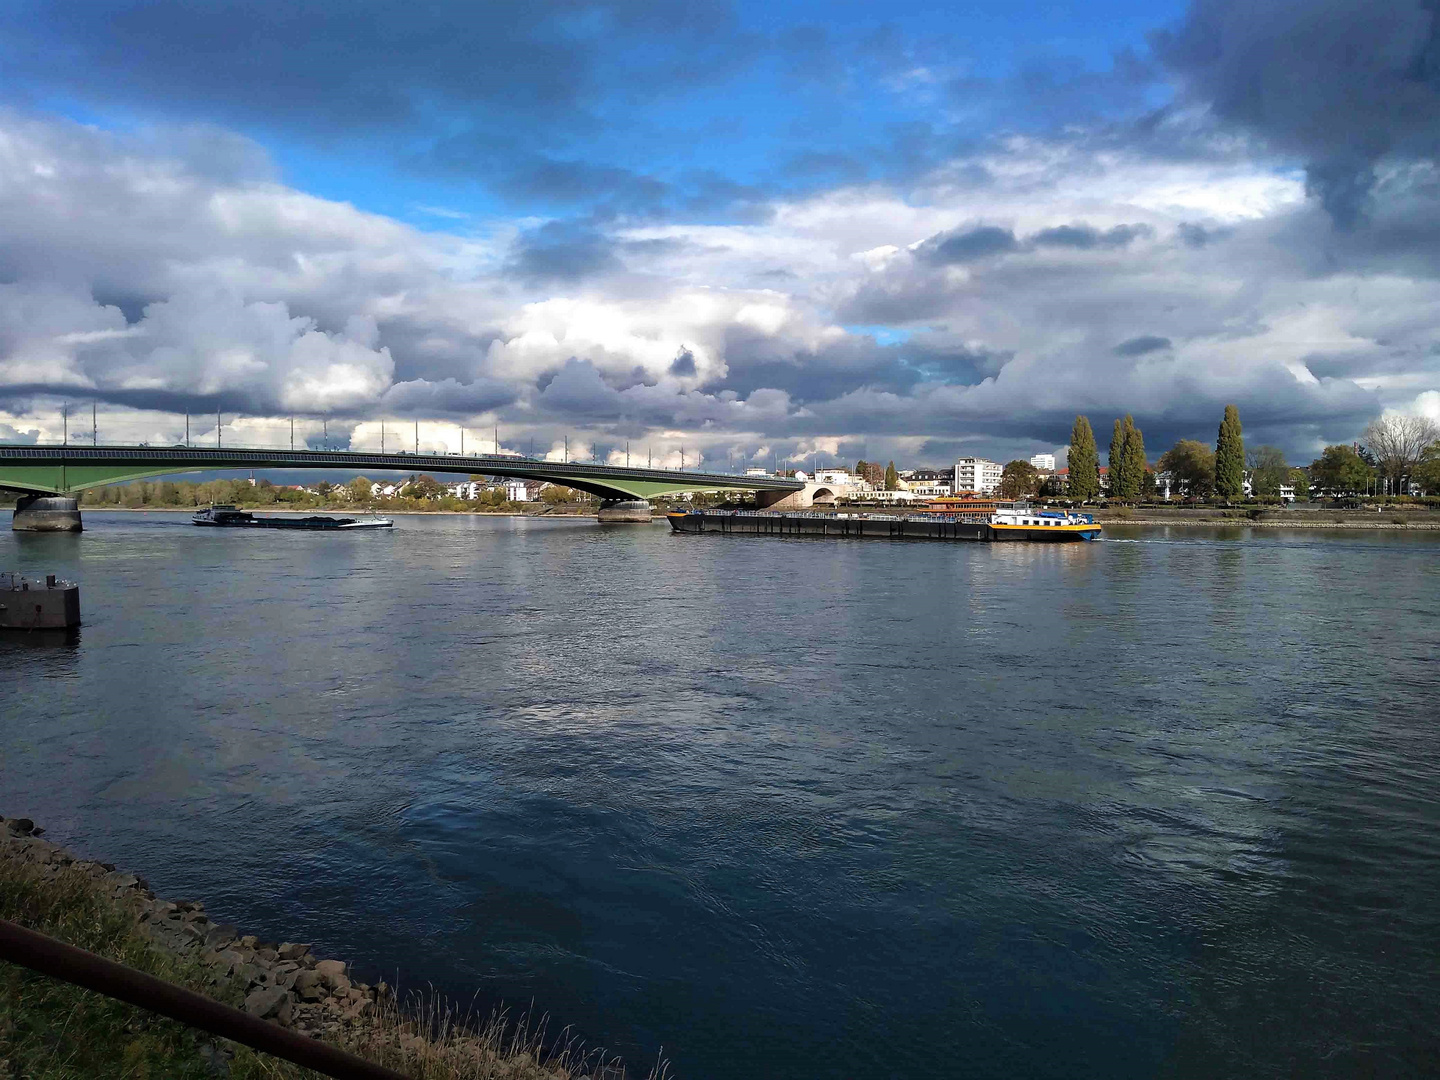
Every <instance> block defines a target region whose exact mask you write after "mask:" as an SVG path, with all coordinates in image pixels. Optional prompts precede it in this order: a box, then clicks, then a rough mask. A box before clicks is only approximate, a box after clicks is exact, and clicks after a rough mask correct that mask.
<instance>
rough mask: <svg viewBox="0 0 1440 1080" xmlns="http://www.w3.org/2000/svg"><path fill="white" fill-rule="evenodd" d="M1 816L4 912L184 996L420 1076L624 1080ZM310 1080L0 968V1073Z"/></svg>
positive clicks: (46, 1077)
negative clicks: (232, 918) (225, 920)
mask: <svg viewBox="0 0 1440 1080" xmlns="http://www.w3.org/2000/svg"><path fill="white" fill-rule="evenodd" d="M43 832H44V830H43V829H40V828H36V827H35V825H34V823H33V822H32V821H30V820H29V819H26V818H11V819H5V818H0V918H5V919H9V920H11V921H13V922H16V923H19V924H21V925H23V926H26V927H29V928H30V929H33V930H37V931H39V932H41V933H45V934H48V935H50V936H52V937H55V938H59V939H60V940H63V941H66V942H68V943H70V944H72V945H75V946H78V947H80V948H83V949H87V950H89V951H91V952H94V953H97V954H99V955H101V956H104V957H107V958H108V959H111V960H115V961H117V962H119V963H123V964H126V965H127V966H130V967H133V968H136V969H138V970H140V971H144V972H147V973H149V974H151V975H155V976H157V977H159V978H163V979H165V980H167V981H169V982H172V983H175V984H177V985H181V986H185V987H187V988H189V989H191V990H194V991H196V992H198V993H202V994H205V995H206V996H208V997H211V998H214V999H215V1000H217V1001H221V1002H223V1003H225V1004H228V1005H232V1006H234V1007H236V1008H241V1009H244V1010H245V1011H246V1012H248V1013H250V1014H251V1015H253V1016H257V1017H260V1018H261V1019H264V1020H268V1021H270V1022H272V1023H275V1024H279V1025H280V1026H282V1027H286V1028H289V1029H291V1030H294V1031H296V1032H300V1033H302V1034H306V1035H309V1036H311V1037H312V1038H316V1039H321V1040H324V1041H326V1042H329V1043H332V1044H334V1045H336V1046H339V1047H341V1048H343V1049H345V1050H348V1051H349V1052H351V1053H353V1054H357V1055H359V1056H360V1057H364V1058H367V1059H369V1060H372V1061H376V1062H379V1063H381V1064H384V1065H387V1066H389V1067H390V1068H392V1069H396V1070H398V1071H400V1072H402V1073H404V1074H406V1075H410V1076H415V1077H425V1078H427V1080H431V1078H433V1080H502V1078H505V1080H580V1078H582V1077H583V1078H588V1080H601V1078H603V1080H623V1077H625V1075H626V1073H625V1072H624V1070H623V1068H621V1067H620V1066H619V1065H618V1064H616V1063H613V1062H608V1061H603V1060H601V1059H600V1058H598V1057H597V1056H594V1055H590V1056H585V1055H579V1054H576V1053H574V1052H572V1051H571V1050H570V1049H569V1048H566V1047H563V1046H562V1047H561V1048H560V1049H559V1050H558V1051H557V1052H547V1051H545V1050H544V1049H543V1034H542V1033H537V1032H529V1031H527V1030H526V1029H525V1028H524V1027H523V1025H522V1026H521V1027H520V1028H515V1027H513V1026H510V1025H507V1024H506V1023H505V1022H504V1021H503V1019H502V1018H500V1017H490V1018H489V1019H488V1020H487V1019H485V1018H480V1022H478V1023H477V1022H476V1021H475V1018H473V1017H470V1016H467V1015H461V1014H458V1013H456V1012H455V1011H454V1010H453V1009H451V1008H449V1007H448V1006H446V1005H445V1004H444V1003H443V1002H438V1001H436V1000H434V999H432V998H424V997H420V996H409V997H407V998H405V999H403V1000H402V999H401V998H398V997H397V996H396V994H395V992H394V990H393V989H392V988H391V987H389V986H387V985H386V983H384V982H383V981H377V982H376V983H375V984H374V985H371V984H368V983H366V982H363V981H361V980H359V979H358V978H357V977H356V974H355V972H354V970H353V969H352V968H351V967H350V966H349V965H347V964H346V963H344V962H343V961H340V960H335V959H322V958H320V957H317V956H315V955H314V954H313V953H312V952H311V949H310V946H309V945H305V944H300V943H293V942H281V943H270V942H264V941H260V940H259V939H258V938H257V937H255V936H254V935H248V934H242V933H241V932H240V931H239V930H238V929H237V928H235V927H234V926H230V925H226V924H220V923H216V922H213V921H212V920H211V919H210V917H209V916H208V914H207V913H206V911H205V905H204V904H203V903H200V902H198V901H185V900H181V901H167V900H161V899H159V898H157V897H156V896H155V894H154V893H153V892H152V891H151V890H150V888H149V886H148V885H147V884H146V882H145V880H144V879H143V878H140V877H138V876H136V875H135V874H131V873H126V872H124V871H122V870H118V869H116V868H115V867H114V866H113V865H111V864H109V863H104V862H99V861H96V860H92V859H82V858H80V857H78V856H76V855H75V854H73V853H72V852H70V851H67V850H66V849H64V848H62V847H59V846H57V845H55V844H53V843H51V842H50V841H48V840H46V839H43V838H42V836H41V834H42V833H43ZM11 1076H15V1077H25V1078H27V1080H51V1078H54V1080H59V1078H61V1077H74V1076H133V1077H141V1076H153V1077H161V1076H163V1077H167V1078H168V1077H179V1078H189V1077H194V1078H196V1080H199V1078H201V1077H214V1076H227V1077H232V1078H235V1080H250V1078H260V1077H265V1078H284V1080H292V1078H293V1080H306V1078H310V1077H315V1076H317V1074H315V1073H313V1072H311V1071H309V1070H307V1069H302V1068H299V1067H298V1066H292V1065H290V1064H288V1063H286V1062H282V1061H278V1060H277V1059H274V1058H270V1057H268V1056H267V1055H263V1054H259V1053H257V1052H255V1051H253V1050H250V1049H249V1048H247V1047H244V1046H239V1045H236V1044H233V1043H230V1042H228V1041H226V1040H217V1039H214V1038H212V1037H210V1036H208V1035H206V1034H204V1033H203V1032H197V1031H194V1030H192V1029H189V1028H186V1027H185V1026H184V1025H181V1024H179V1023H177V1022H175V1021H171V1020H167V1019H165V1018H163V1017H160V1016H156V1015H154V1014H151V1013H148V1012H146V1011H145V1010H142V1009H137V1008H134V1007H132V1006H128V1005H125V1004H122V1003H120V1002H116V1001H112V1000H110V999H108V998H104V997H102V996H100V995H98V994H93V993H88V992H86V991H82V990H80V989H78V988H76V987H73V986H71V985H69V984H66V983H62V982H59V981H58V980H54V979H48V978H45V977H43V976H39V975H36V974H34V973H33V972H30V971H28V970H26V969H24V968H20V967H16V966H13V965H10V964H6V963H3V962H0V1077H7V1078H8V1077H11Z"/></svg>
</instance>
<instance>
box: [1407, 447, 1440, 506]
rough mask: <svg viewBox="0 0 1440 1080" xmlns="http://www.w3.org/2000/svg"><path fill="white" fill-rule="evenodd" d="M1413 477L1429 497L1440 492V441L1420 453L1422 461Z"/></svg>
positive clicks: (1417, 464) (1416, 467)
mask: <svg viewBox="0 0 1440 1080" xmlns="http://www.w3.org/2000/svg"><path fill="white" fill-rule="evenodd" d="M1411 475H1412V476H1413V477H1414V479H1415V482H1416V483H1417V484H1419V485H1420V490H1421V491H1423V492H1425V493H1426V494H1427V495H1434V494H1436V493H1437V492H1440V439H1437V440H1436V441H1435V442H1432V443H1431V444H1430V445H1429V446H1427V447H1425V449H1424V450H1422V451H1421V452H1420V460H1419V461H1418V462H1417V463H1416V465H1415V471H1414V472H1413V473H1412V474H1411Z"/></svg>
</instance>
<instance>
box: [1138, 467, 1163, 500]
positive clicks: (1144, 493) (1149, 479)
mask: <svg viewBox="0 0 1440 1080" xmlns="http://www.w3.org/2000/svg"><path fill="white" fill-rule="evenodd" d="M1159 494H1160V489H1159V488H1158V487H1156V486H1155V474H1154V473H1153V472H1151V471H1150V470H1149V469H1146V470H1145V475H1144V477H1142V478H1141V480H1140V498H1141V499H1143V500H1144V501H1145V502H1154V501H1155V498H1156V497H1157V496H1158V495H1159Z"/></svg>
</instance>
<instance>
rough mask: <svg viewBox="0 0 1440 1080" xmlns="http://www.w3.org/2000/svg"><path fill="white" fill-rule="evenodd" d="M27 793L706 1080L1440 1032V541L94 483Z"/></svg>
mask: <svg viewBox="0 0 1440 1080" xmlns="http://www.w3.org/2000/svg"><path fill="white" fill-rule="evenodd" d="M85 524H86V529H87V531H86V532H85V533H84V534H82V535H79V536H35V535H17V534H11V533H9V532H5V533H3V534H0V568H9V569H18V570H23V571H25V572H27V573H31V574H43V573H46V572H58V573H60V574H61V575H63V576H67V577H72V578H74V579H76V580H78V581H80V582H81V584H82V594H81V595H82V605H83V610H84V619H85V625H84V626H83V628H82V629H81V630H80V632H79V635H78V638H77V639H76V640H75V641H73V642H70V643H65V644H58V645H57V644H53V643H39V642H36V641H33V640H29V639H26V638H24V637H16V636H13V635H12V636H10V637H9V638H5V639H0V802H3V805H0V813H4V814H7V815H16V814H25V815H29V816H31V817H34V818H35V819H36V820H37V821H39V822H40V823H41V824H43V825H46V826H48V827H49V832H50V838H52V839H55V840H57V841H60V842H63V843H66V844H68V845H70V846H71V847H73V848H74V849H76V850H78V851H81V852H84V853H87V854H90V855H92V856H94V857H99V858H104V859H107V860H109V861H112V862H114V863H117V864H119V865H121V866H122V867H124V868H126V869H129V870H132V871H135V872H137V873H140V874H141V875H142V876H144V877H146V878H148V879H149V881H150V883H151V885H152V887H153V888H154V889H155V890H156V891H157V893H159V894H160V895H161V896H165V897H168V898H172V899H174V898H195V899H203V900H204V901H205V902H206V904H207V906H208V908H209V911H210V914H211V916H212V918H215V919H218V920H221V921H229V922H234V923H236V924H238V925H240V926H241V927H242V928H244V929H245V930H247V931H248V932H252V933H258V934H260V935H261V936H262V937H270V938H273V939H276V940H280V939H284V940H300V941H309V942H312V943H314V944H315V946H316V949H317V951H319V952H321V953H324V954H329V955H333V956H339V957H344V958H347V959H351V960H353V961H355V962H356V963H357V965H358V967H359V968H360V970H361V973H362V977H363V976H365V975H366V974H368V975H369V976H370V978H371V979H372V980H373V979H374V978H376V977H378V976H380V975H385V976H387V977H388V978H390V979H391V980H392V981H393V980H394V977H395V973H396V972H397V971H398V972H399V973H400V979H401V983H402V986H404V985H408V986H411V987H418V986H422V985H424V984H426V983H434V984H435V985H436V986H438V987H441V988H443V989H444V990H446V991H448V992H450V993H451V994H454V995H455V996H457V997H460V998H463V999H465V1000H469V999H470V997H471V995H472V994H474V993H475V992H476V991H478V992H479V995H480V997H479V1001H480V1002H481V1003H482V1005H485V1006H488V1005H490V1004H492V1003H494V1002H497V1001H504V1002H507V1003H509V1004H510V1005H512V1006H514V1007H518V1008H521V1009H524V1008H528V1007H530V1006H531V1003H532V1002H533V1006H534V1008H535V1010H536V1011H538V1012H545V1013H548V1014H549V1015H550V1017H551V1018H552V1027H558V1026H560V1025H563V1024H569V1025H571V1026H572V1028H573V1029H574V1031H575V1032H576V1033H578V1034H579V1035H581V1036H582V1037H583V1038H585V1039H586V1040H587V1041H589V1042H590V1043H593V1044H602V1045H604V1046H607V1047H609V1048H610V1049H612V1050H614V1051H616V1052H618V1053H619V1054H621V1055H623V1056H624V1057H625V1058H626V1059H627V1060H629V1061H630V1062H631V1064H632V1065H633V1066H639V1067H640V1070H639V1071H641V1072H642V1073H643V1071H644V1069H645V1068H648V1067H649V1065H651V1064H652V1063H653V1062H654V1060H655V1058H656V1056H657V1055H658V1054H659V1053H660V1052H661V1049H662V1047H663V1052H664V1055H665V1056H666V1057H667V1058H668V1059H669V1060H670V1061H671V1063H672V1066H673V1068H674V1071H675V1074H676V1075H677V1076H678V1077H679V1078H680V1080H740V1078H745V1080H753V1078H766V1077H776V1078H779V1077H784V1078H787V1080H840V1078H851V1077H858V1078H869V1077H887V1078H903V1080H912V1078H913V1080H919V1078H922V1077H924V1078H931V1077H941V1076H943V1077H973V1078H991V1077H994V1078H1001V1077H1005V1078H1010V1077H1019V1076H1024V1077H1057V1078H1060V1077H1067V1078H1068V1077H1152V1076H1204V1077H1211V1076H1246V1077H1281V1076H1296V1075H1303V1076H1308V1077H1315V1076H1354V1075H1362V1074H1364V1075H1386V1076H1403V1075H1419V1074H1421V1073H1423V1072H1426V1071H1427V1070H1430V1069H1433V1068H1434V1067H1435V1064H1436V1061H1437V1060H1440V1035H1437V1027H1436V1019H1435V1018H1436V1016H1437V1015H1440V901H1437V897H1440V702H1437V689H1436V688H1437V684H1440V679H1437V675H1436V672H1437V664H1436V657H1437V655H1440V537H1437V536H1436V534H1433V533H1431V534H1418V535H1416V534H1404V533H1384V532H1373V533H1364V532H1337V531H1306V532H1302V531H1292V532H1281V531H1274V530H1265V531H1264V532H1261V531H1258V530H1257V531H1251V530H1246V529H1233V530H1224V531H1221V530H1215V531H1204V530H1196V529H1179V528H1175V529H1165V528H1138V527H1131V528H1119V527H1112V528H1107V530H1106V532H1107V539H1106V540H1104V541H1102V542H1098V543H1094V544H1077V545H1068V546H1042V545H1025V544H1013V545H995V546H990V545H981V544H939V543H934V544H930V543H918V542H903V541H902V542H887V541H842V540H824V539H771V538H756V537H720V536H688V537H684V536H673V535H671V534H670V532H669V530H668V529H665V528H663V527H662V526H652V527H649V528H647V527H643V526H632V527H617V528H601V527H599V526H597V525H595V524H594V523H593V522H588V521H583V520H568V521H566V520H559V521H543V520H541V521H534V520H519V519H507V518H485V517H478V518H471V517H462V516H447V517H441V516H435V517H401V518H399V519H398V522H397V524H398V527H397V528H396V529H395V530H394V531H393V532H390V533H386V532H380V533H360V534H320V533H267V532H259V533H256V532H245V531H232V530H216V529H196V528H192V527H190V526H189V524H188V522H187V519H186V518H185V517H184V516H183V515H177V514H168V513H152V514H134V513H130V514H126V513H109V514H107V513H100V512H95V511H86V514H85Z"/></svg>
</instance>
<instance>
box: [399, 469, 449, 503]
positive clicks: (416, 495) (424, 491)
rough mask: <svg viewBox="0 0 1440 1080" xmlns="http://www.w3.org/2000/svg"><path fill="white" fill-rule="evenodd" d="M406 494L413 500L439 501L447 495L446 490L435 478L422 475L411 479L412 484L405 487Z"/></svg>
mask: <svg viewBox="0 0 1440 1080" xmlns="http://www.w3.org/2000/svg"><path fill="white" fill-rule="evenodd" d="M405 494H406V495H407V496H409V497H410V498H412V499H438V498H439V497H440V496H441V495H444V494H445V489H444V488H443V487H441V486H440V481H438V480H436V479H435V478H434V477H433V476H430V475H428V474H425V473H422V474H421V475H419V476H412V477H411V478H410V482H409V483H408V484H406V485H405Z"/></svg>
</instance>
